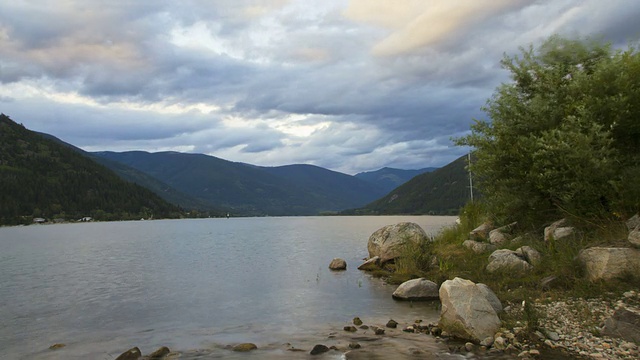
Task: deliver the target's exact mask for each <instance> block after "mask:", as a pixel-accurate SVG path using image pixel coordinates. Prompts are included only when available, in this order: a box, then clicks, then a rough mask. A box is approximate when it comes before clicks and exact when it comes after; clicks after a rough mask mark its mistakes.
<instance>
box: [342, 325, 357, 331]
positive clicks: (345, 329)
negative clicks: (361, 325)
mask: <svg viewBox="0 0 640 360" xmlns="http://www.w3.org/2000/svg"><path fill="white" fill-rule="evenodd" d="M344 331H348V332H356V331H358V329H356V327H355V326H351V325H347V326H345V327H344Z"/></svg>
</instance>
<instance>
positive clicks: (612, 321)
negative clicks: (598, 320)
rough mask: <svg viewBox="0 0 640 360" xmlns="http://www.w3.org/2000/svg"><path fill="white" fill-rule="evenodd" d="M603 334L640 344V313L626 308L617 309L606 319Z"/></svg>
mask: <svg viewBox="0 0 640 360" xmlns="http://www.w3.org/2000/svg"><path fill="white" fill-rule="evenodd" d="M602 332H603V334H604V335H607V336H611V337H617V338H622V339H624V340H626V341H631V342H635V343H638V344H640V314H639V313H637V312H633V311H629V310H627V309H624V308H620V309H617V310H616V311H615V312H614V313H613V316H612V317H610V318H608V319H607V320H605V322H604V329H603V331H602Z"/></svg>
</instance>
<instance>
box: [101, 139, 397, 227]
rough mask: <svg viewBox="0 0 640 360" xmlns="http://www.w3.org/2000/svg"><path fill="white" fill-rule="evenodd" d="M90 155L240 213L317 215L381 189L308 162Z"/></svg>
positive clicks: (143, 154)
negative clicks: (274, 163)
mask: <svg viewBox="0 0 640 360" xmlns="http://www.w3.org/2000/svg"><path fill="white" fill-rule="evenodd" d="M93 154H94V155H95V156H98V157H101V158H104V159H108V160H111V161H116V162H119V163H122V164H124V165H126V166H129V167H132V168H135V169H137V170H139V171H141V172H143V173H145V174H147V175H149V176H151V177H153V178H156V179H158V180H159V181H161V182H163V183H166V184H167V185H169V186H171V187H172V188H174V189H176V190H178V191H180V192H183V193H185V194H187V195H189V196H191V197H193V198H196V199H199V200H200V201H203V202H204V203H206V204H209V205H211V206H216V207H224V208H229V209H231V211H233V212H234V213H236V214H240V215H273V216H280V215H317V214H318V213H322V212H335V211H339V210H343V209H347V208H353V207H358V206H362V205H364V204H367V203H369V202H371V201H373V200H375V199H377V198H379V197H381V196H383V195H384V194H385V192H384V190H382V189H380V188H378V187H377V186H375V185H373V184H370V183H368V182H366V181H364V180H361V179H357V178H355V177H353V176H350V175H346V174H342V173H338V172H335V171H331V170H327V169H324V168H321V167H317V166H313V165H287V166H279V167H260V166H254V165H249V164H244V163H237V162H231V161H227V160H223V159H220V158H216V157H214V156H209V155H204V154H187V153H177V152H158V153H148V152H143V151H127V152H110V151H104V152H95V153H93Z"/></svg>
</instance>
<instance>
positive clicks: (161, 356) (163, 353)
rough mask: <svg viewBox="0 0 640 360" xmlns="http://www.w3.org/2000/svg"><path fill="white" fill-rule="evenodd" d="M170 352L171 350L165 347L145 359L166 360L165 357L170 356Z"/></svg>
mask: <svg viewBox="0 0 640 360" xmlns="http://www.w3.org/2000/svg"><path fill="white" fill-rule="evenodd" d="M170 352H171V350H169V348H168V347H166V346H163V347H161V348H159V349H158V350H156V351H154V352H152V353H151V354H149V355H147V356H146V357H145V358H146V359H149V360H155V359H164V357H165V356H167V355H169V353H170Z"/></svg>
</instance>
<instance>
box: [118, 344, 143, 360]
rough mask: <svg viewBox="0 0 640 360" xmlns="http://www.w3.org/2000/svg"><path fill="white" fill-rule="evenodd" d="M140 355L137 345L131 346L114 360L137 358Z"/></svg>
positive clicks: (136, 359)
mask: <svg viewBox="0 0 640 360" xmlns="http://www.w3.org/2000/svg"><path fill="white" fill-rule="evenodd" d="M141 356H142V353H141V352H140V349H138V347H133V348H131V349H129V350H127V351H125V352H123V353H122V354H120V356H118V357H117V358H116V360H138V359H139V358H140V357H141Z"/></svg>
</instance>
